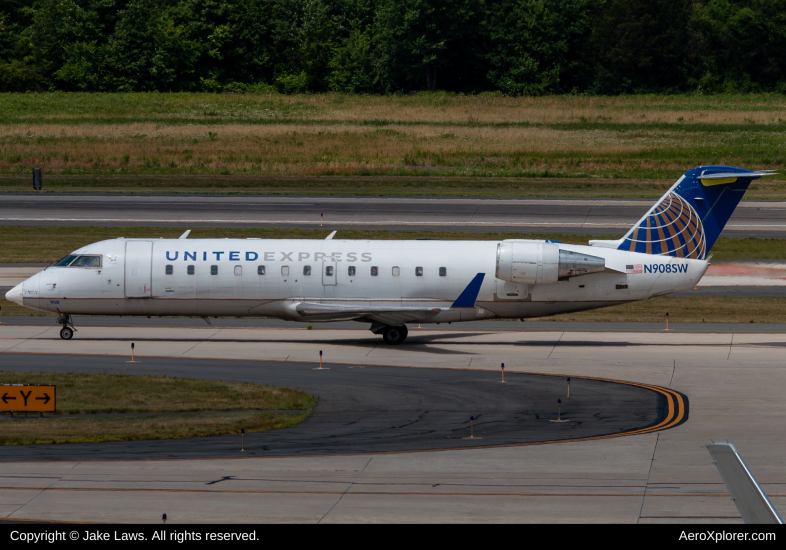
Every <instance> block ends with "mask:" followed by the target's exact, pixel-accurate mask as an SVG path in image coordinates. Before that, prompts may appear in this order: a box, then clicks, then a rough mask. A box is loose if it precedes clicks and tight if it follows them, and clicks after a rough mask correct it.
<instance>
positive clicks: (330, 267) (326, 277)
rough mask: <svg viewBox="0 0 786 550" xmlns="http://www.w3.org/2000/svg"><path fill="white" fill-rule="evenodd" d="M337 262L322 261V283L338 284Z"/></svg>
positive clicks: (325, 284)
mask: <svg viewBox="0 0 786 550" xmlns="http://www.w3.org/2000/svg"><path fill="white" fill-rule="evenodd" d="M336 269H337V266H336V262H331V261H323V262H322V284H323V285H324V286H336Z"/></svg>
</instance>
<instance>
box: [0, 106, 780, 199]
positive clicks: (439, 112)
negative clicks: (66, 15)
mask: <svg viewBox="0 0 786 550" xmlns="http://www.w3.org/2000/svg"><path fill="white" fill-rule="evenodd" d="M784 136H786V100H784V97H783V96H782V95H777V94H755V95H738V96H734V95H722V96H698V95H681V96H655V95H647V96H622V97H586V96H552V97H541V98H506V97H490V96H462V95H453V94H444V93H436V94H429V93H421V94H417V95H415V96H406V97H397V96H350V95H342V94H316V95H300V96H283V95H277V94H272V95H227V94H160V93H149V94H141V93H140V94H66V93H43V94H0V173H4V174H8V175H14V174H17V175H21V176H24V177H22V178H3V179H2V181H0V190H4V191H21V190H28V189H29V182H28V181H27V180H28V179H29V177H28V174H29V171H30V168H31V167H33V166H41V167H43V168H44V172H45V174H46V175H45V182H46V183H45V189H46V190H47V191H83V190H86V189H93V190H98V189H103V190H106V191H115V192H178V191H180V192H183V191H184V190H189V189H199V190H201V191H208V192H210V191H212V192H216V191H218V192H242V193H269V194H320V195H323V194H326V195H330V194H352V195H354V194H380V195H401V194H411V193H414V194H418V195H433V196H439V195H460V196H533V195H534V194H537V195H542V196H546V195H547V196H588V195H587V194H582V193H589V194H592V195H594V196H619V197H645V196H646V197H652V196H655V195H656V194H657V192H658V190H661V189H662V188H663V187H664V186H667V185H668V183H669V182H673V181H674V179H675V178H676V177H678V176H679V175H680V174H681V173H682V172H684V171H685V169H687V168H689V167H692V166H697V165H701V164H732V165H740V166H745V167H750V168H775V169H778V168H783V167H784V166H786V152H784V150H783V147H782V143H783V140H784ZM91 175H93V176H95V175H102V176H110V175H111V176H113V177H112V179H110V180H106V179H104V178H90V177H88V176H91ZM195 175H210V176H214V177H212V178H207V179H202V180H199V179H189V178H184V177H183V176H195ZM57 176H72V177H71V178H60V177H57ZM139 176H157V177H156V178H153V179H150V178H142V177H139ZM167 176H168V177H167ZM177 176H180V177H177ZM219 176H221V177H219ZM231 176H235V177H234V178H232V177H231ZM315 176H339V177H338V178H337V179H334V180H328V179H322V178H316V177H315ZM358 176H366V177H368V176H386V177H387V179H385V180H384V181H381V182H379V181H374V179H373V178H371V179H370V181H362V180H361V181H359V182H354V183H352V180H353V179H354V178H355V177H358ZM284 177H290V178H292V179H291V180H285V179H282V178H284ZM452 177H464V178H466V179H464V180H460V181H446V180H447V178H452ZM504 178H517V180H515V181H505V180H504ZM520 178H528V179H527V180H524V181H519V180H518V179H520ZM530 178H557V181H552V182H550V183H542V182H541V183H537V182H531V181H529V179H530ZM574 178H575V179H579V180H582V181H580V182H574V181H569V180H570V179H574ZM620 179H622V180H628V181H626V182H623V185H622V186H620V185H618V182H617V181H616V180H620ZM412 180H418V181H417V183H415V182H413V181H412ZM749 197H750V198H786V191H784V190H783V186H782V185H773V184H764V185H761V184H759V183H757V184H756V185H755V186H754V188H753V189H752V191H751V193H750V194H749Z"/></svg>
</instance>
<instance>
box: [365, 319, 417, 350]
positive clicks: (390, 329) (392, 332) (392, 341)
mask: <svg viewBox="0 0 786 550" xmlns="http://www.w3.org/2000/svg"><path fill="white" fill-rule="evenodd" d="M370 330H371V332H373V333H374V334H381V335H382V340H384V341H385V343H386V344H388V345H391V346H397V345H399V344H400V343H401V342H403V341H404V340H406V339H407V334H408V333H409V331H408V330H407V326H406V325H401V326H400V327H395V326H390V325H383V324H381V323H374V324H373V325H371V329H370Z"/></svg>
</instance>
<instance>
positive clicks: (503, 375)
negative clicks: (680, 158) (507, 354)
mask: <svg viewBox="0 0 786 550" xmlns="http://www.w3.org/2000/svg"><path fill="white" fill-rule="evenodd" d="M500 368H501V369H502V383H503V384H504V383H505V363H502V365H500Z"/></svg>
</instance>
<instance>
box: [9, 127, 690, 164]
mask: <svg viewBox="0 0 786 550" xmlns="http://www.w3.org/2000/svg"><path fill="white" fill-rule="evenodd" d="M678 134H680V133H678V132H649V133H646V134H645V133H641V132H638V133H631V135H630V136H629V135H627V133H626V132H618V131H612V130H591V131H562V130H554V129H549V128H522V127H508V128H492V127H448V126H438V125H433V126H432V125H428V126H403V125H395V124H392V125H386V126H384V127H382V128H377V129H371V128H369V127H368V126H362V125H351V124H340V125H335V126H325V125H297V124H288V125H284V124H274V125H263V126H256V125H241V124H235V125H232V124H221V125H200V126H185V125H175V126H161V125H158V124H152V123H133V124H127V125H123V126H116V125H108V124H107V125H101V124H84V125H76V126H71V125H57V124H52V125H41V124H31V125H26V124H13V125H4V126H0V144H2V150H1V151H0V171H6V172H9V171H14V170H16V169H18V168H19V167H20V166H21V165H27V166H39V165H41V166H46V167H47V171H54V172H63V171H92V170H99V169H100V170H103V171H118V170H123V171H130V172H135V171H139V170H145V169H157V168H158V169H170V170H180V171H193V172H198V171H203V170H208V171H215V172H221V171H227V172H230V173H243V172H251V173H259V174H289V175H295V174H323V173H330V172H335V173H357V172H361V171H363V170H375V171H387V170H392V169H404V168H405V167H406V166H453V167H460V166H473V165H481V164H482V165H487V166H490V167H491V168H493V167H494V165H495V164H497V165H500V166H504V165H506V164H508V160H509V158H510V157H511V156H512V155H514V156H515V155H520V154H525V155H527V156H531V155H532V154H533V153H553V154H558V155H567V156H570V157H581V158H582V159H583V160H582V169H584V170H585V171H587V172H588V173H590V172H595V171H597V170H603V169H604V168H608V167H609V166H611V165H612V163H609V162H608V160H606V159H605V158H597V159H593V157H597V156H601V157H607V156H608V155H612V156H617V155H621V154H629V153H636V152H641V151H644V150H653V149H660V148H664V147H672V146H673V144H674V141H675V140H676V139H681V140H682V143H684V144H686V145H687V144H692V143H696V142H697V141H701V137H700V136H698V135H687V136H682V135H678ZM638 164H639V165H642V163H641V162H639V163H638ZM650 164H651V165H652V166H654V165H655V164H656V163H654V162H653V163H650ZM644 166H645V167H646V164H645V165H644ZM658 166H659V168H660V169H679V168H680V166H679V165H678V164H673V165H671V164H668V165H663V164H662V163H661V164H659V165H658ZM523 168H526V169H528V170H535V171H538V170H544V169H546V163H545V162H543V159H533V160H532V162H525V163H524V164H523Z"/></svg>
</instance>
